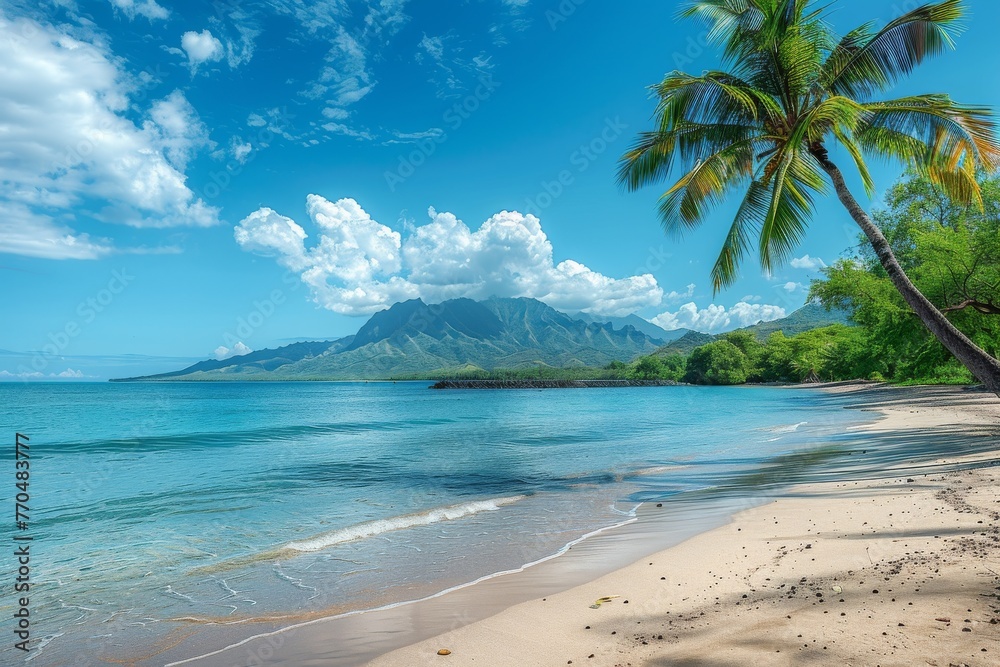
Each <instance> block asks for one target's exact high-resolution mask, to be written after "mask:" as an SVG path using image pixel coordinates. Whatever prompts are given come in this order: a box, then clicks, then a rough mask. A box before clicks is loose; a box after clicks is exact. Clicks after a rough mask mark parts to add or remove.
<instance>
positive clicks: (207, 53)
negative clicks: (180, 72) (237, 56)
mask: <svg viewBox="0 0 1000 667" xmlns="http://www.w3.org/2000/svg"><path fill="white" fill-rule="evenodd" d="M181 48H182V49H184V53H186V54H187V59H188V67H190V68H191V71H192V72H195V71H197V70H198V65H201V64H202V63H204V62H209V61H213V62H214V61H216V60H222V57H223V56H224V55H225V49H224V48H223V47H222V42H220V41H219V40H218V39H216V38H215V36H214V35H212V33H211V31H209V30H208V29H207V28H206V29H205V30H202V31H201V32H195V31H194V30H188V31H187V32H186V33H184V34H183V35H182V36H181Z"/></svg>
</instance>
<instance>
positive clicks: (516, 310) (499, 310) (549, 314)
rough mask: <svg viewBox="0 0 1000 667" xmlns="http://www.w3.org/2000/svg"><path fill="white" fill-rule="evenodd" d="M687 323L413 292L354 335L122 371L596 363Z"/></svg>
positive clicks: (332, 372) (292, 373) (337, 372)
mask: <svg viewBox="0 0 1000 667" xmlns="http://www.w3.org/2000/svg"><path fill="white" fill-rule="evenodd" d="M637 320H638V321H637ZM636 325H638V326H636ZM640 328H641V330H640ZM686 332H687V330H678V331H671V332H668V331H664V330H663V329H660V328H659V327H656V326H655V325H653V324H650V323H649V322H647V321H646V320H643V319H642V318H640V317H638V316H634V315H633V316H630V317H627V318H610V319H607V320H605V319H603V318H597V317H592V316H589V315H587V316H585V317H584V318H581V317H573V316H570V315H567V314H566V313H563V312H560V311H558V310H555V309H554V308H551V307H549V306H547V305H545V304H544V303H542V302H541V301H537V300H535V299H528V298H491V299H487V300H485V301H473V300H471V299H453V300H450V301H445V302H443V303H440V304H431V305H428V304H426V303H424V302H423V301H422V300H420V299H413V300H410V301H404V302H402V303H397V304H395V305H394V306H392V307H391V308H389V309H387V310H383V311H381V312H378V313H375V314H374V315H373V316H372V317H371V319H369V320H368V321H367V322H366V323H365V324H364V326H362V327H361V329H359V330H358V332H357V333H356V334H354V335H353V336H347V337H345V338H341V339H338V340H333V341H321V342H306V343H293V344H291V345H286V346H284V347H280V348H278V349H275V350H258V351H255V352H251V353H249V354H245V355H242V356H238V357H232V358H230V359H225V360H221V361H220V360H208V361H202V362H199V363H196V364H194V365H192V366H189V367H187V368H185V369H183V370H179V371H175V372H172V373H162V374H159V375H151V376H145V377H140V378H128V379H130V380H365V379H370V380H373V379H388V378H405V377H420V376H423V377H426V376H431V375H442V374H447V373H454V372H463V371H470V370H493V369H498V368H504V369H520V368H532V367H537V366H551V367H555V368H573V367H593V366H604V365H607V364H609V363H610V362H612V361H624V362H628V361H631V360H633V359H634V358H636V357H638V356H640V355H643V354H651V353H653V352H655V351H656V350H657V349H659V348H660V347H662V346H663V345H665V344H666V343H668V342H669V341H671V340H674V339H676V338H679V337H681V336H683V335H684V334H685V333H686Z"/></svg>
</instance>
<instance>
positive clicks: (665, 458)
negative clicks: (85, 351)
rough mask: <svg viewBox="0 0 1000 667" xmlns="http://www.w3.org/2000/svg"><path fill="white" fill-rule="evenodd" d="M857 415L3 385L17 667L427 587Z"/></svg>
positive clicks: (546, 547) (708, 406) (674, 402)
mask: <svg viewBox="0 0 1000 667" xmlns="http://www.w3.org/2000/svg"><path fill="white" fill-rule="evenodd" d="M859 420H860V413H857V412H854V411H847V410H843V409H839V407H837V406H836V405H831V399H830V398H829V397H826V396H824V395H822V394H820V393H818V392H809V391H797V390H789V389H778V388H753V389H748V388H711V387H700V388H695V387H662V388H635V389H586V390H547V391H528V390H516V391H476V390H470V391H433V390H430V389H428V386H427V383H399V384H391V383H381V384H380V383H371V384H366V383H358V384H352V383H287V384H286V383H238V384H237V383H232V384H230V383H218V384H209V383H204V384H197V383H184V384H14V383H9V384H0V432H2V433H4V434H6V435H5V436H4V437H5V438H6V439H7V440H9V441H10V442H11V443H13V437H14V432H15V431H19V432H22V433H26V434H27V435H29V436H30V437H31V456H32V459H31V463H32V466H31V503H30V504H31V507H32V512H31V521H30V530H29V532H30V534H31V535H32V536H33V538H34V542H33V544H32V576H33V588H32V591H31V593H32V595H31V601H32V609H31V613H32V632H33V638H34V639H33V646H34V650H33V652H32V655H33V659H32V662H31V663H30V664H32V665H36V666H37V665H65V664H107V662H106V660H107V659H108V658H114V659H122V658H126V657H135V656H136V655H139V654H143V653H145V652H153V651H154V650H155V647H156V646H158V645H160V644H162V643H163V642H165V641H167V642H169V641H172V639H171V638H172V637H174V636H176V633H177V632H178V631H180V630H182V629H183V628H185V627H189V626H190V625H192V624H199V623H205V622H213V621H218V620H226V621H231V620H233V619H253V618H266V619H272V618H274V617H284V616H287V617H289V618H301V617H302V616H303V614H310V613H314V614H315V613H327V612H329V611H331V610H332V611H342V610H346V609H361V608H369V607H372V606H376V605H379V604H385V603H389V602H398V601H401V600H409V599H415V598H418V597H422V596H426V595H429V594H432V593H434V592H437V591H440V590H442V589H444V588H447V587H449V586H453V585H456V584H460V583H463V582H467V581H471V580H474V579H476V578H478V577H482V576H484V575H488V574H490V573H492V572H497V571H501V570H505V569H510V568H514V567H519V566H521V565H523V564H525V563H530V562H533V561H536V560H538V559H541V558H545V557H546V556H549V555H551V554H553V553H556V552H557V551H559V549H560V548H562V547H563V546H564V545H566V544H567V543H568V542H570V541H572V540H575V539H577V538H579V537H580V536H581V535H584V534H586V533H588V532H591V531H593V530H596V529H599V528H602V527H606V526H609V525H613V524H616V523H621V522H623V521H625V520H627V519H628V518H629V517H630V516H632V515H633V513H634V511H635V509H636V507H637V505H638V504H639V503H640V502H642V501H647V500H657V499H666V498H669V497H671V496H674V495H676V494H679V493H685V492H691V491H696V490H698V489H701V488H705V487H710V486H712V485H714V484H717V483H718V480H719V479H722V478H723V477H725V476H726V475H730V476H731V475H733V474H746V473H753V472H754V471H755V470H758V469H760V468H762V467H763V466H765V464H766V463H767V462H768V461H773V460H774V458H775V457H779V456H782V455H788V454H790V453H793V452H797V451H802V450H808V449H811V448H812V449H814V448H817V447H821V446H825V445H829V443H830V442H833V441H834V440H836V438H837V437H839V436H838V434H842V433H843V432H844V427H845V426H846V425H847V424H848V423H855V422H857V421H859ZM12 449H13V447H12V446H11V447H8V448H5V449H4V451H3V452H2V456H0V458H2V462H0V480H2V479H3V475H9V477H10V484H7V483H6V482H5V483H4V485H3V486H4V487H5V488H7V487H10V488H13V472H14V466H13V460H12V459H13V453H12ZM10 495H11V496H12V495H13V494H10ZM8 502H9V503H10V505H11V506H12V505H13V501H12V498H11V500H9V501H8ZM9 562H10V561H5V567H6V568H7V569H6V570H5V574H4V576H5V577H6V578H5V579H4V581H5V582H6V581H8V580H10V579H12V578H13V574H12V573H11V570H12V568H10V567H9ZM5 585H6V584H5ZM11 602H12V601H11V599H10V596H4V598H3V603H4V606H3V607H2V608H0V613H2V617H3V619H9V618H11V613H10V612H11V611H12V609H13V607H12V604H11ZM0 629H2V631H3V632H4V634H5V636H8V637H9V636H11V635H10V631H11V630H12V624H11V623H10V622H9V621H6V620H4V622H3V625H2V628H0ZM171 633H174V634H171ZM11 644H12V642H4V643H3V644H2V645H0V663H3V664H13V661H14V660H17V661H20V660H22V659H23V656H21V654H20V653H15V652H14V649H13V648H12V647H11ZM39 646H40V648H41V650H39ZM81 656H85V657H86V658H87V661H86V662H80V659H81ZM70 658H73V659H74V660H76V661H77V662H71V660H70Z"/></svg>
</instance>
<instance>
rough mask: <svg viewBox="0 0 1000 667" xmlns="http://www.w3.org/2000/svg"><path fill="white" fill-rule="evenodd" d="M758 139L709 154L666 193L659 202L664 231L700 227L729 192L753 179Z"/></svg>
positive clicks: (673, 231)
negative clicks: (710, 211) (755, 148)
mask: <svg viewBox="0 0 1000 667" xmlns="http://www.w3.org/2000/svg"><path fill="white" fill-rule="evenodd" d="M758 141H759V140H758V139H756V138H750V139H746V140H744V141H741V142H738V143H735V144H732V145H730V146H728V147H727V148H725V149H723V150H721V151H719V152H718V153H715V154H714V155H711V156H709V157H707V158H706V159H704V160H702V161H701V162H699V163H698V164H697V165H696V166H695V167H694V168H693V169H691V170H690V171H689V172H687V173H686V174H684V175H683V176H682V177H681V178H680V179H678V181H677V182H676V183H674V185H673V186H672V187H671V188H670V189H669V190H667V191H666V192H664V193H663V194H662V195H661V196H660V204H659V212H660V219H661V221H662V223H663V228H664V230H665V231H667V232H668V233H674V234H676V233H678V232H680V231H681V230H683V229H684V228H693V227H697V226H698V225H699V224H701V222H702V220H704V218H705V216H706V215H707V214H708V212H709V210H711V208H712V207H714V206H716V205H718V204H719V203H721V202H722V201H724V200H725V195H726V193H727V192H729V191H731V190H733V189H735V188H737V187H739V186H741V185H743V184H745V183H746V182H747V181H749V180H750V179H751V178H752V175H753V162H754V145H755V143H757V142H758Z"/></svg>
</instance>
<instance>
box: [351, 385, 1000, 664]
mask: <svg viewBox="0 0 1000 667" xmlns="http://www.w3.org/2000/svg"><path fill="white" fill-rule="evenodd" d="M817 389H818V390H820V391H824V392H825V393H828V394H832V395H840V396H846V397H847V398H848V399H855V398H856V399H857V401H858V402H857V403H849V404H848V405H846V406H845V407H847V408H850V409H858V410H864V411H877V412H879V413H881V415H882V416H881V418H880V419H878V420H877V421H875V422H872V423H870V424H866V425H863V426H861V427H859V428H858V429H856V431H857V432H859V433H862V434H865V435H868V436H871V437H872V438H875V439H880V440H887V439H890V438H898V437H900V435H901V434H906V433H911V432H913V431H915V430H922V431H926V432H929V433H930V434H932V435H933V432H934V431H936V430H940V431H949V432H951V433H952V435H954V432H955V431H957V432H958V433H959V437H966V438H977V437H979V438H982V437H987V438H990V442H991V443H992V447H991V448H990V449H992V450H993V451H989V449H987V450H984V451H980V452H978V453H975V454H971V455H967V456H964V457H947V458H941V459H939V460H938V461H935V462H934V463H933V464H932V465H930V466H928V467H924V468H922V471H921V472H914V471H913V470H912V469H906V468H902V467H901V468H895V469H894V468H888V469H886V470H885V471H884V474H883V475H881V476H878V477H875V478H869V479H859V480H841V481H831V482H819V483H811V484H805V485H796V486H792V487H790V488H788V489H786V490H784V491H783V492H782V493H780V494H778V497H777V498H775V499H771V500H770V501H768V502H766V503H764V504H762V505H759V506H757V507H755V508H752V509H747V510H744V511H741V512H739V513H737V514H735V515H734V516H733V517H732V519H731V521H730V522H727V523H725V524H724V525H722V526H720V527H717V528H714V529H711V530H708V531H704V532H700V533H698V534H697V535H695V536H693V537H691V538H690V539H688V540H686V541H684V542H682V543H680V544H678V545H676V546H673V547H669V548H667V549H665V550H662V551H659V552H657V553H655V554H653V555H650V556H648V557H645V558H643V559H642V560H640V561H637V562H634V563H632V564H630V565H628V566H626V567H624V568H621V569H618V570H616V571H614V572H612V573H610V574H608V575H605V576H602V577H600V578H597V579H595V580H593V581H590V582H588V583H586V584H583V585H581V586H576V587H574V588H571V589H569V590H567V591H564V592H562V593H558V594H555V595H552V596H548V597H546V598H544V599H535V600H532V601H529V602H525V603H521V604H518V605H515V606H513V607H510V608H508V609H506V610H504V611H503V612H501V613H499V614H497V615H495V616H493V617H491V618H488V619H486V620H483V621H479V622H476V623H472V624H469V625H466V626H463V627H460V628H456V629H454V630H452V631H450V632H448V633H444V634H441V635H438V636H436V637H433V638H431V639H428V640H424V641H422V642H418V643H416V644H412V645H409V646H406V647H404V648H401V649H398V650H396V651H393V652H391V653H387V654H384V655H382V656H380V657H378V658H376V659H375V660H373V661H371V662H370V663H368V664H370V665H371V666H372V667H392V666H395V665H425V664H426V665H431V664H444V662H446V661H450V662H451V663H453V664H461V665H496V666H498V667H499V666H503V665H514V664H517V665H557V664H586V665H597V666H601V667H603V666H605V665H606V666H608V667H611V666H613V665H626V664H628V665H649V666H651V667H652V666H657V667H659V666H661V665H662V666H664V667H665V666H666V665H674V664H684V665H692V666H694V665H698V666H705V667H708V666H712V667H715V666H717V665H718V666H720V667H721V666H722V665H742V664H754V665H795V664H801V662H803V661H809V660H812V661H816V662H819V663H820V664H875V663H878V664H880V665H883V666H885V665H901V666H902V665H915V664H928V665H942V666H943V665H951V664H959V665H962V664H967V665H989V664H997V663H998V662H1000V596H998V595H997V593H998V591H1000V574H998V573H1000V530H998V528H997V527H996V523H997V521H998V520H1000V512H998V509H1000V508H997V503H1000V492H998V491H997V483H998V482H1000V467H994V466H1000V451H997V450H1000V401H998V400H997V398H996V397H995V396H994V395H993V394H989V393H987V392H982V391H976V390H974V389H961V388H953V387H946V388H941V387H921V388H896V387H885V386H882V385H874V386H873V385H861V386H858V385H843V384H837V385H832V386H821V387H818V388H817ZM918 469H920V468H918ZM917 475H919V477H920V478H919V480H918V479H917ZM737 547H739V548H737ZM866 582H867V583H866ZM921 591H923V594H922V595H921ZM612 595H615V596H621V597H620V598H618V597H615V598H613V599H612V600H611V601H609V602H604V603H601V604H600V606H599V608H598V609H596V610H595V609H592V608H591V605H592V604H594V603H595V601H596V600H598V599H599V598H601V597H604V596H612ZM626 602H627V604H628V606H626ZM440 649H445V650H448V651H450V652H451V653H450V655H449V656H448V657H447V658H445V657H442V656H439V655H437V651H438V650H440Z"/></svg>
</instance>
